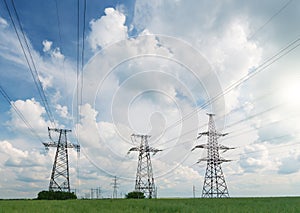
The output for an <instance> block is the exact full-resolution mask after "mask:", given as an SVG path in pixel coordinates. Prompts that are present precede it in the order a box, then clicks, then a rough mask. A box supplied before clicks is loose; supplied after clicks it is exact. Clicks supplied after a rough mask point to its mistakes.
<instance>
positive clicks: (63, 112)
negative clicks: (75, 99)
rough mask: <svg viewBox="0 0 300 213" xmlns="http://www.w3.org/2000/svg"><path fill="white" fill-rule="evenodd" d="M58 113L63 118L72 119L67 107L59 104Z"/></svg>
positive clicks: (57, 106)
mask: <svg viewBox="0 0 300 213" xmlns="http://www.w3.org/2000/svg"><path fill="white" fill-rule="evenodd" d="M56 111H57V112H58V114H59V115H60V116H61V117H62V118H67V119H70V115H69V112H68V107H67V106H61V105H60V104H57V105H56Z"/></svg>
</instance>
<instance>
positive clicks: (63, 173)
mask: <svg viewBox="0 0 300 213" xmlns="http://www.w3.org/2000/svg"><path fill="white" fill-rule="evenodd" d="M51 132H57V133H59V136H58V141H54V140H53V139H52V136H51ZM67 132H71V130H67V129H56V128H49V127H48V133H49V138H50V140H51V141H50V142H48V143H43V144H44V146H45V149H46V151H48V150H49V147H56V153H55V158H54V163H53V167H52V173H51V179H50V184H49V191H65V192H70V178H69V159H68V148H75V149H76V150H77V152H80V145H78V144H72V143H69V142H68V141H67Z"/></svg>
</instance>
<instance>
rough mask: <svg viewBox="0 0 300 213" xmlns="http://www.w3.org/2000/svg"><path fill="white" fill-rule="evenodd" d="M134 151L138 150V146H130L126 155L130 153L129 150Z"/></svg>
mask: <svg viewBox="0 0 300 213" xmlns="http://www.w3.org/2000/svg"><path fill="white" fill-rule="evenodd" d="M134 151H140V149H139V147H132V148H130V149H129V150H128V152H127V155H129V154H130V152H134Z"/></svg>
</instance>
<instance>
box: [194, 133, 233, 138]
mask: <svg viewBox="0 0 300 213" xmlns="http://www.w3.org/2000/svg"><path fill="white" fill-rule="evenodd" d="M210 134H213V135H214V136H216V137H224V136H226V135H228V134H229V133H220V132H200V133H199V134H198V137H197V139H199V138H201V136H202V135H207V136H208V135H210Z"/></svg>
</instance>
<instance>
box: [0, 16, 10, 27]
mask: <svg viewBox="0 0 300 213" xmlns="http://www.w3.org/2000/svg"><path fill="white" fill-rule="evenodd" d="M0 26H1V27H4V28H5V27H7V26H8V23H7V21H6V20H5V19H4V18H2V17H0Z"/></svg>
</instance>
